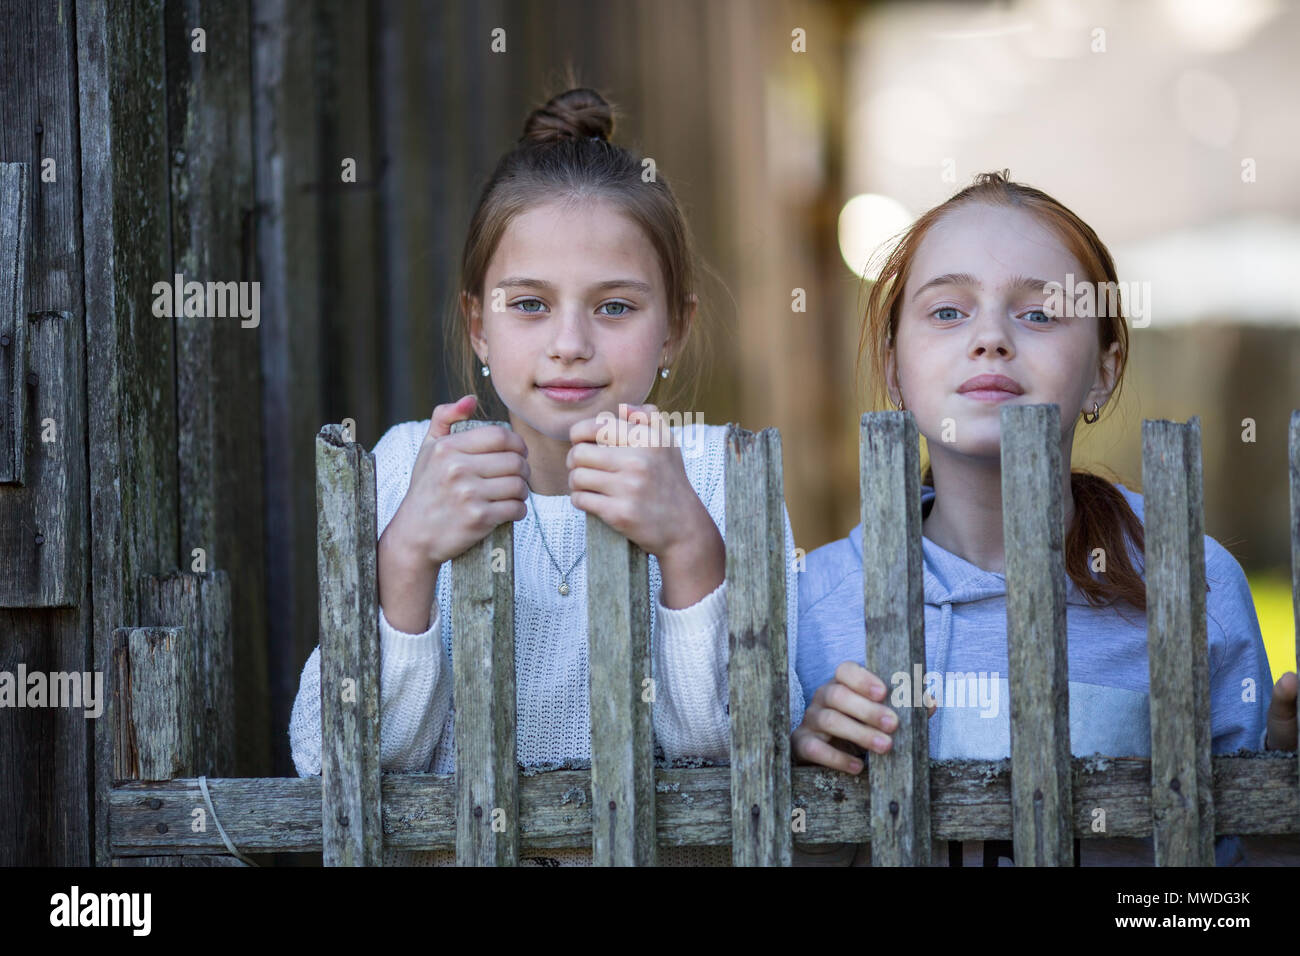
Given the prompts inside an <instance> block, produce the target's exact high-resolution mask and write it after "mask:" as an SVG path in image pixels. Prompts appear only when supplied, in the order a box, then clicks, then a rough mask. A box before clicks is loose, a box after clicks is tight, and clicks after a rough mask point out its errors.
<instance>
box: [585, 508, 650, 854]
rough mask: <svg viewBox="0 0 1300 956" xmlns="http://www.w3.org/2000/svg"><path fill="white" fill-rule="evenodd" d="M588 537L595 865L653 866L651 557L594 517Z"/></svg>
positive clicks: (588, 519)
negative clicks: (650, 680) (650, 679)
mask: <svg viewBox="0 0 1300 956" xmlns="http://www.w3.org/2000/svg"><path fill="white" fill-rule="evenodd" d="M586 534H587V558H586V560H587V645H588V675H589V683H588V687H589V691H590V692H589V694H588V697H589V701H590V709H591V782H592V783H591V785H592V794H591V797H592V802H591V816H592V819H593V821H594V824H593V826H592V844H591V845H592V862H593V863H594V864H595V865H596V866H654V865H655V863H656V860H657V852H656V850H657V848H656V845H655V838H654V835H655V796H654V782H655V780H654V711H653V707H654V694H653V693H652V692H648V691H651V689H652V688H651V686H650V685H649V684H648V683H647V681H648V680H649V678H650V671H651V668H650V597H649V595H650V579H649V574H650V564H649V559H648V557H647V555H646V553H645V552H644V551H642V550H641V549H640V548H638V547H637V546H636V545H635V544H633V543H632V542H630V541H628V540H627V539H626V538H624V537H623V536H622V535H621V534H619V533H618V532H617V531H615V530H614V529H613V528H611V527H609V525H607V524H605V522H603V521H601V520H600V519H599V518H597V517H596V516H595V515H591V514H589V515H587V532H586Z"/></svg>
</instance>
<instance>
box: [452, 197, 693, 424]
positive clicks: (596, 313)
mask: <svg viewBox="0 0 1300 956" xmlns="http://www.w3.org/2000/svg"><path fill="white" fill-rule="evenodd" d="M483 293H484V297H483V298H482V299H481V300H480V302H479V303H475V304H472V305H471V313H470V339H471V342H472V344H473V346H474V351H475V352H476V353H477V354H478V357H479V360H480V361H482V362H484V363H486V364H487V365H488V367H489V369H490V370H491V382H492V385H493V387H495V388H496V391H497V394H498V395H500V396H501V400H502V402H504V403H505V406H506V407H507V408H508V409H509V410H510V413H511V421H512V425H513V426H514V427H515V430H516V431H521V432H523V433H524V438H525V441H527V440H528V438H529V437H530V436H529V435H528V434H527V433H528V432H529V431H531V432H533V433H535V434H538V435H544V436H546V437H547V438H551V439H554V440H556V441H564V442H568V440H569V429H570V427H571V426H572V425H574V424H575V423H576V422H579V421H582V420H583V419H587V418H593V417H595V416H596V415H598V414H599V413H600V412H602V411H609V412H612V413H614V414H617V413H618V406H619V404H620V403H622V402H625V403H627V404H629V405H634V404H641V403H642V402H644V401H645V399H646V396H647V395H649V394H650V389H651V386H653V385H654V380H655V375H656V374H657V372H658V368H659V366H660V365H667V364H669V363H670V362H671V360H672V351H671V349H672V346H673V344H674V343H673V341H672V336H671V335H670V327H669V310H668V302H667V301H666V298H665V288H664V282H663V278H662V273H661V270H660V267H659V261H658V258H657V256H656V255H655V251H654V248H653V247H652V246H651V245H650V240H649V239H648V238H647V237H646V235H645V233H644V232H643V231H642V230H641V228H640V227H639V226H637V225H636V223H634V222H633V221H632V220H631V219H629V218H628V217H626V216H624V215H623V214H621V213H620V212H619V211H618V208H617V207H616V206H614V205H613V204H611V203H610V202H608V201H606V200H599V199H597V200H589V201H580V202H551V203H544V204H541V205H537V206H533V207H531V208H529V209H528V210H527V211H525V212H523V213H521V214H520V215H518V216H516V217H515V218H514V219H513V220H511V222H510V224H509V226H507V228H506V231H505V233H504V234H503V235H502V237H501V241H500V243H499V244H498V245H497V249H496V252H495V253H494V254H493V256H492V261H491V262H490V263H489V264H488V269H487V274H486V276H485V280H484V290H483Z"/></svg>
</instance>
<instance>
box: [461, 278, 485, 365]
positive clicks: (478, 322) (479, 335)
mask: <svg viewBox="0 0 1300 956" xmlns="http://www.w3.org/2000/svg"><path fill="white" fill-rule="evenodd" d="M482 305H483V304H482V303H481V302H480V301H479V299H478V296H474V295H470V294H469V293H468V292H464V291H462V292H461V294H460V311H461V315H463V316H464V317H465V325H466V327H467V328H468V329H469V341H470V345H472V346H473V347H474V353H475V354H476V355H477V356H478V357H479V361H480V362H482V361H486V359H487V339H485V338H484V337H483V308H482Z"/></svg>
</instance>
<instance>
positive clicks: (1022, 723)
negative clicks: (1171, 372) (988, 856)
mask: <svg viewBox="0 0 1300 956" xmlns="http://www.w3.org/2000/svg"><path fill="white" fill-rule="evenodd" d="M1001 429H1002V528H1003V532H1002V534H1003V546H1004V547H1003V550H1004V554H1005V562H1006V580H1007V662H1008V667H1009V669H1010V673H1009V674H1008V680H1009V682H1010V686H1011V761H1012V767H1013V769H1012V773H1011V784H1012V790H1013V794H1012V795H1013V799H1012V807H1013V808H1014V813H1013V817H1014V828H1013V829H1014V830H1015V838H1014V844H1015V859H1016V863H1017V865H1020V866H1072V865H1073V864H1074V838H1073V834H1072V833H1071V826H1070V821H1071V819H1072V818H1073V815H1074V813H1073V808H1072V807H1071V806H1070V699H1069V679H1070V678H1069V661H1068V656H1067V642H1066V628H1065V552H1064V538H1065V512H1064V505H1063V502H1062V501H1061V490H1062V489H1061V410H1060V408H1059V407H1058V406H1056V405H1003V406H1002V411H1001Z"/></svg>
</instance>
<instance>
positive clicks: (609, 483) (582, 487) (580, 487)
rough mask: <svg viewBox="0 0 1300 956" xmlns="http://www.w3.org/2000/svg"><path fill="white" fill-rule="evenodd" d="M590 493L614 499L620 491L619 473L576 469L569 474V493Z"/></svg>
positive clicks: (593, 469)
mask: <svg viewBox="0 0 1300 956" xmlns="http://www.w3.org/2000/svg"><path fill="white" fill-rule="evenodd" d="M575 491H588V492H592V493H594V494H598V495H606V496H608V497H611V498H612V497H614V496H615V495H617V494H618V491H619V479H618V473H617V472H613V471H602V470H601V469H599V468H574V469H572V470H571V471H570V472H569V492H570V494H572V493H573V492H575Z"/></svg>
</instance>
